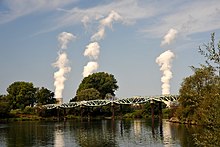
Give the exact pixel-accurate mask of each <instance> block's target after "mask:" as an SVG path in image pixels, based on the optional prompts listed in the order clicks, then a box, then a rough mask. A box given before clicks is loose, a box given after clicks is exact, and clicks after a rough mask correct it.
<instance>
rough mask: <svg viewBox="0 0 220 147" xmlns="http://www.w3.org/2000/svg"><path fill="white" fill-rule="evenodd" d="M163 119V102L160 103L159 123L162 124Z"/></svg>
mask: <svg viewBox="0 0 220 147" xmlns="http://www.w3.org/2000/svg"><path fill="white" fill-rule="evenodd" d="M162 119H163V115H162V102H159V121H160V122H161V121H162Z"/></svg>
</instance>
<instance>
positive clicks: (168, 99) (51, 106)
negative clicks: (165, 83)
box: [43, 95, 178, 109]
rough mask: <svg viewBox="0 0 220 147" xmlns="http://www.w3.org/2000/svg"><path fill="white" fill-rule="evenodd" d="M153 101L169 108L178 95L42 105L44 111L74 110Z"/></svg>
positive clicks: (176, 100) (175, 101)
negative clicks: (56, 109) (84, 107)
mask: <svg viewBox="0 0 220 147" xmlns="http://www.w3.org/2000/svg"><path fill="white" fill-rule="evenodd" d="M154 101H157V102H163V103H165V104H166V106H167V107H170V105H171V104H172V103H177V102H178V95H160V96H134V97H131V98H123V99H118V98H117V99H113V98H112V99H109V100H107V99H106V100H105V99H104V100H89V101H79V102H69V103H63V104H47V105H43V107H44V108H46V109H54V108H74V107H82V106H86V107H100V106H106V105H109V104H111V105H114V104H118V105H132V104H142V103H147V102H151V103H153V102H154Z"/></svg>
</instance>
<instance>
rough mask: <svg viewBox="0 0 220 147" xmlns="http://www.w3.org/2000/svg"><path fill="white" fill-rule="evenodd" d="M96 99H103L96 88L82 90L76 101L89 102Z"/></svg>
mask: <svg viewBox="0 0 220 147" xmlns="http://www.w3.org/2000/svg"><path fill="white" fill-rule="evenodd" d="M95 99H101V96H100V92H99V91H98V90H96V89H94V88H89V89H85V90H81V91H80V92H79V93H78V94H77V100H76V101H88V100H95Z"/></svg>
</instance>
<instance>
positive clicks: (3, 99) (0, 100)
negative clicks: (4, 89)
mask: <svg viewBox="0 0 220 147" xmlns="http://www.w3.org/2000/svg"><path fill="white" fill-rule="evenodd" d="M0 108H1V109H0V116H1V117H6V116H7V115H8V113H9V112H10V105H9V101H8V98H7V96H6V95H0Z"/></svg>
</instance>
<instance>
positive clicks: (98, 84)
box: [76, 72, 118, 99]
mask: <svg viewBox="0 0 220 147" xmlns="http://www.w3.org/2000/svg"><path fill="white" fill-rule="evenodd" d="M90 88H94V89H95V90H97V91H98V92H99V93H100V96H101V98H102V99H104V98H105V96H106V94H108V93H109V94H111V95H113V96H114V95H115V93H114V92H115V91H116V90H117V89H118V85H117V81H116V79H115V78H114V75H112V74H108V73H105V72H98V73H94V74H92V75H89V76H88V77H85V78H84V79H83V80H82V82H81V84H80V85H79V88H78V90H77V93H76V95H77V96H78V95H79V94H80V92H81V91H82V90H86V89H90Z"/></svg>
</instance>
